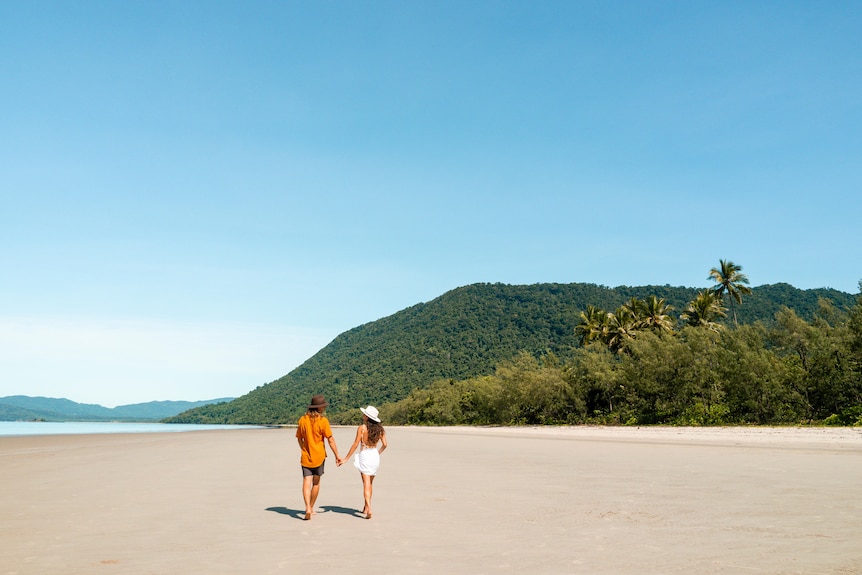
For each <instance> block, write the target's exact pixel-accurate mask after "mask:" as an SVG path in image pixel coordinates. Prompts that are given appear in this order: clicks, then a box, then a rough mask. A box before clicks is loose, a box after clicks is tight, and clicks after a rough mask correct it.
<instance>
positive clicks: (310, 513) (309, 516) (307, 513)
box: [304, 511, 314, 521]
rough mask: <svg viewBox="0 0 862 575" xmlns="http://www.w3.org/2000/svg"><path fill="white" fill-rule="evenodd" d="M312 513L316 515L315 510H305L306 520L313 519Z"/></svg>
mask: <svg viewBox="0 0 862 575" xmlns="http://www.w3.org/2000/svg"><path fill="white" fill-rule="evenodd" d="M312 515H314V512H313V511H306V512H305V517H304V520H305V521H308V520H309V519H311V516H312Z"/></svg>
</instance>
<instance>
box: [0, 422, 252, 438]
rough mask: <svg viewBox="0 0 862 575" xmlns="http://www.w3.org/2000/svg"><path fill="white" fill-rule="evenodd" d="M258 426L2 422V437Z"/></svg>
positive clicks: (163, 431) (158, 431) (247, 427)
mask: <svg viewBox="0 0 862 575" xmlns="http://www.w3.org/2000/svg"><path fill="white" fill-rule="evenodd" d="M260 427H261V426H257V425H199V424H192V423H112V422H106V423H89V422H77V421H75V422H68V423H59V422H42V421H0V437H3V436H10V435H69V434H74V435H80V434H93V433H166V432H171V433H173V432H182V431H201V430H205V429H255V428H260Z"/></svg>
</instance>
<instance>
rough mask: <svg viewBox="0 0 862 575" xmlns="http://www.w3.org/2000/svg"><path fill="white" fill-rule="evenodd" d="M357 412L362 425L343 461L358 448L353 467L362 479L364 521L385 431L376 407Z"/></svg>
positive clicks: (369, 516)
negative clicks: (360, 416) (359, 414)
mask: <svg viewBox="0 0 862 575" xmlns="http://www.w3.org/2000/svg"><path fill="white" fill-rule="evenodd" d="M359 411H361V412H362V424H361V425H360V426H359V427H358V428H357V429H356V439H355V440H354V441H353V445H351V446H350V451H348V452H347V457H345V458H344V459H350V456H351V455H353V452H354V451H356V448H357V447H358V448H359V451H358V452H357V453H356V458H355V459H354V460H353V465H354V466H356V469H358V470H359V476H360V477H361V478H362V493H363V495H364V496H365V507H364V508H363V509H362V513H363V514H365V518H366V519H371V485H372V484H373V483H374V476H375V475H377V469H378V468H379V467H380V454H381V453H383V450H384V449H386V431H385V430H384V429H383V425H381V424H380V414H379V413H378V412H377V408H376V407H374V406H372V405H369V406H368V407H360V408H359ZM378 443H379V444H380V448H379V449H378V447H377V444H378ZM342 463H343V461H342ZM338 465H341V463H339V464H338Z"/></svg>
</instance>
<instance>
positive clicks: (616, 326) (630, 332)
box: [607, 304, 638, 353]
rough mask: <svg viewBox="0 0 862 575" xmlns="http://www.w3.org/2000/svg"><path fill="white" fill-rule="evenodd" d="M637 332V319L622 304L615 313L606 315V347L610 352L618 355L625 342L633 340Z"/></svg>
mask: <svg viewBox="0 0 862 575" xmlns="http://www.w3.org/2000/svg"><path fill="white" fill-rule="evenodd" d="M637 330H638V317H637V316H636V315H635V312H633V311H632V309H631V307H629V306H628V305H625V304H623V305H622V306H620V307H619V308H617V311H615V312H613V313H609V314H608V333H607V344H608V347H609V348H610V349H611V351H612V352H614V353H619V351H620V350H621V349H622V348H623V346H625V344H626V342H627V341H628V340H630V339H632V338H634V335H635V332H636V331H637Z"/></svg>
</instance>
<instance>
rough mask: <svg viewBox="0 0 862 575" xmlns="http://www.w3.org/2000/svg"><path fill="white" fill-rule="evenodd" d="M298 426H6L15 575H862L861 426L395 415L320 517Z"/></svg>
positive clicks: (0, 447)
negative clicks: (106, 430) (446, 420)
mask: <svg viewBox="0 0 862 575" xmlns="http://www.w3.org/2000/svg"><path fill="white" fill-rule="evenodd" d="M293 433H294V432H293V429H290V428H284V429H249V430H225V431H203V432H188V433H157V434H123V435H89V436H83V435H78V436H74V435H70V436H34V437H0V487H2V489H0V575H11V574H22V575H23V574H27V575H30V574H33V575H37V574H38V575H46V574H71V575H73V574H91V573H97V574H98V573H106V574H107V573H116V574H120V573H123V574H126V573H130V574H139V573H140V574H144V573H146V574H174V573H177V574H179V573H183V574H197V573H201V574H204V573H206V574H211V573H224V574H254V575H261V574H268V573H299V572H302V571H304V570H311V569H316V570H317V571H318V572H320V573H335V572H345V571H370V572H376V573H383V574H389V573H393V574H395V573H397V574H402V573H404V574H406V573H464V574H467V573H470V574H482V573H509V572H523V571H529V572H531V573H584V574H618V573H619V574H623V573H625V574H633V573H634V574H656V575H660V574H661V575H669V574H686V575H689V574H728V575H729V574H739V573H754V574H812V575H813V574H835V575H837V574H842V575H844V574H856V573H862V429H822V428H818V429H797V428H780V429H774V428H768V429H762V428H756V429H750V428H745V429H739V428H733V429H728V428H718V429H713V428H707V429H690V428H685V429H680V428H639V429H638V428H600V427H574V428H397V427H393V428H390V429H389V430H388V434H389V443H390V449H389V450H388V451H387V452H386V453H384V454H383V456H382V464H381V470H380V474H379V476H378V477H377V479H376V481H375V484H374V487H375V495H374V500H373V510H374V518H373V519H371V520H365V519H363V518H361V517H360V515H359V510H360V509H361V508H362V491H361V484H360V480H359V474H358V472H357V471H356V470H355V469H354V468H353V466H352V463H350V462H348V463H346V464H345V465H344V466H342V467H341V468H336V466H335V461H334V459H333V458H331V457H330V459H328V460H327V461H328V463H327V470H326V474H325V476H324V477H323V483H322V490H321V496H320V499H319V500H318V506H317V510H318V514H317V515H315V516H314V518H313V519H312V520H311V521H303V520H302V519H301V517H302V514H301V512H302V510H303V503H302V496H301V492H300V483H301V479H300V472H299V463H298V460H299V454H298V448H297V445H296V440H295V439H294V436H293ZM353 433H354V429H353V428H336V429H335V436H336V439H337V441H338V446H339V448H340V451H341V453H342V454H344V453H346V452H347V450H348V448H349V447H350V443H351V441H352V438H353Z"/></svg>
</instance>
